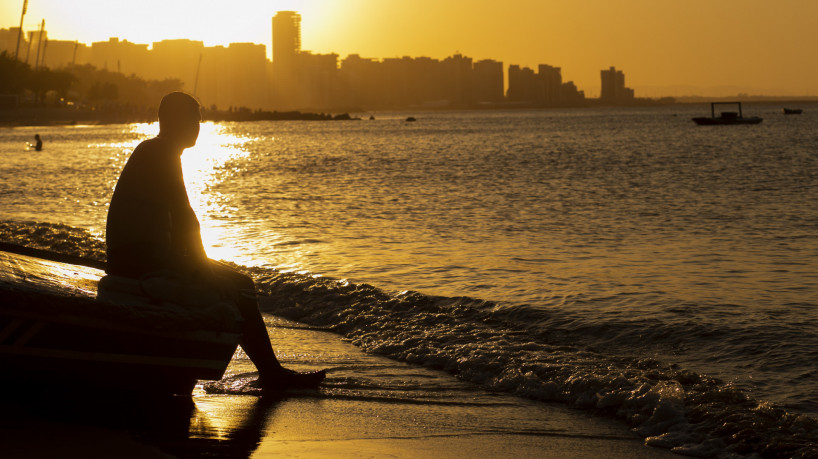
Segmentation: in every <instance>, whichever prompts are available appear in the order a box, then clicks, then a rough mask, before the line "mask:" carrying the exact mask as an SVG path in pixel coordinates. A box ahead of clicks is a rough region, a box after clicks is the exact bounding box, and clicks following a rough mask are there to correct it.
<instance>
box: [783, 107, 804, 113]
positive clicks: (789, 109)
mask: <svg viewBox="0 0 818 459" xmlns="http://www.w3.org/2000/svg"><path fill="white" fill-rule="evenodd" d="M803 112H804V110H802V109H800V108H784V114H785V115H800V114H801V113H803Z"/></svg>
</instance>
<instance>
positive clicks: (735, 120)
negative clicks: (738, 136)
mask: <svg viewBox="0 0 818 459" xmlns="http://www.w3.org/2000/svg"><path fill="white" fill-rule="evenodd" d="M716 105H737V106H738V111H737V112H721V113H719V116H716ZM762 120H763V118H759V117H757V116H750V117H747V118H745V117H744V115H743V114H742V112H741V102H712V103H711V104H710V117H709V118H708V117H706V116H700V117H696V118H693V121H694V122H695V123H696V124H698V125H699V126H714V125H735V124H758V123H760V122H761V121H762Z"/></svg>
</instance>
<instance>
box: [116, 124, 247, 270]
mask: <svg viewBox="0 0 818 459" xmlns="http://www.w3.org/2000/svg"><path fill="white" fill-rule="evenodd" d="M130 127H131V132H132V133H134V134H141V135H144V137H145V138H149V137H153V136H155V135H157V134H158V133H159V123H151V124H132V125H131V126H130ZM141 140H145V139H144V138H143V139H141ZM141 140H137V141H134V142H133V143H134V145H133V146H131V145H130V142H129V143H128V146H129V147H131V149H132V148H133V147H135V146H136V144H138V143H139V142H140V141H141ZM252 140H254V139H253V138H250V137H241V136H237V135H233V134H230V133H228V132H227V129H225V128H224V126H220V125H217V124H215V123H212V122H206V123H202V124H201V128H200V131H199V138H198V140H197V142H196V145H195V146H194V147H191V148H188V149H187V150H185V152H184V154H183V155H182V171H183V173H184V177H185V186H186V188H187V193H188V199H189V200H190V205H191V207H193V210H194V212H196V216H197V217H198V218H199V222H200V223H201V235H202V242H203V243H204V247H205V250H206V251H207V254H208V256H209V257H210V258H214V259H217V260H226V261H232V262H236V263H242V262H247V258H248V254H244V253H242V251H241V250H240V249H239V248H237V247H234V246H231V245H230V244H229V243H226V241H228V240H229V239H231V238H229V237H227V236H228V233H229V231H230V226H231V225H230V224H229V222H230V220H232V219H234V218H235V217H236V215H237V212H238V209H236V208H235V207H233V206H232V205H230V204H229V201H230V200H229V198H228V197H227V196H224V195H222V194H221V193H219V192H217V191H214V189H213V186H214V185H217V184H218V183H220V182H222V181H224V180H226V179H228V178H229V177H230V176H231V175H232V173H233V171H232V170H230V169H229V168H225V167H224V166H225V164H226V163H228V162H229V161H231V160H234V159H237V158H241V157H245V156H247V155H248V154H249V153H248V152H247V151H246V150H245V149H243V146H244V145H245V144H246V143H247V142H249V141H252ZM233 239H234V238H233Z"/></svg>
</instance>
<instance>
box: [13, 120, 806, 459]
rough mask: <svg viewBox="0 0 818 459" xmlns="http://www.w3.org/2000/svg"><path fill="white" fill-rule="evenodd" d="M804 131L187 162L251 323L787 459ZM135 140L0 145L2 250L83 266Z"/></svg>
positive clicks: (798, 404)
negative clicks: (255, 310) (321, 331)
mask: <svg viewBox="0 0 818 459" xmlns="http://www.w3.org/2000/svg"><path fill="white" fill-rule="evenodd" d="M802 107H803V108H804V114H803V115H791V116H785V115H783V114H781V110H780V107H779V106H773V105H760V104H759V105H752V104H745V106H744V111H745V113H746V114H748V115H757V116H762V117H763V118H764V122H763V123H762V124H760V125H757V126H728V127H718V126H717V127H699V126H696V125H695V124H694V123H693V122H692V121H691V120H690V118H691V117H693V116H701V115H703V114H704V115H706V114H707V113H709V107H707V106H704V105H695V106H671V107H656V108H632V109H566V110H541V111H478V112H430V113H425V112H424V113H411V114H408V113H376V114H375V117H376V118H377V119H376V120H372V121H370V120H364V121H350V122H258V123H225V124H212V123H206V124H204V125H203V126H202V134H201V135H200V139H199V143H198V145H197V146H196V147H195V148H193V149H190V150H188V151H187V152H186V153H185V155H184V156H183V161H184V167H185V179H186V183H187V185H188V192H189V195H190V198H191V202H192V204H193V206H194V209H195V210H196V212H197V214H198V216H199V219H200V220H201V222H202V232H203V237H204V240H205V245H206V247H207V250H208V254H209V255H210V256H211V257H212V258H216V259H223V260H228V261H233V262H235V263H237V264H239V265H241V266H243V267H244V268H243V269H245V270H247V271H248V272H250V273H252V274H253V275H254V277H255V278H256V280H257V283H258V286H259V289H260V291H261V292H262V293H263V294H264V296H263V298H262V308H263V309H264V311H265V312H268V313H270V314H274V315H277V316H280V317H284V318H287V319H290V320H298V321H301V322H305V323H308V324H311V325H316V326H321V327H325V328H326V329H327V330H331V331H334V332H336V333H338V334H340V335H343V336H344V337H346V338H347V339H349V340H350V341H351V342H352V343H354V344H356V345H357V346H360V347H362V348H364V349H365V350H367V351H369V352H373V353H377V354H381V355H384V356H387V357H390V358H393V359H396V360H401V361H405V362H409V363H413V364H419V365H425V366H429V367H432V368H436V369H440V370H442V371H445V372H449V373H451V374H452V375H453V376H454V377H457V378H462V379H464V380H468V381H471V382H475V383H478V384H480V385H482V386H483V387H486V388H488V389H490V390H494V391H498V392H506V393H513V394H516V395H518V396H520V397H525V398H529V399H534V400H539V401H542V402H557V403H563V404H568V405H570V406H573V407H576V408H577V409H583V410H589V411H593V412H595V413H599V414H600V415H602V416H612V417H616V418H619V419H621V420H622V421H623V422H627V423H629V424H630V425H631V426H633V428H634V429H635V430H636V431H637V432H639V433H640V434H642V435H644V436H645V437H646V439H647V440H646V442H647V443H648V444H651V445H655V446H662V447H667V448H674V449H673V450H674V451H677V452H681V453H686V454H691V455H703V456H707V455H714V454H716V455H725V454H727V455H729V454H737V455H744V454H750V453H752V452H758V453H762V454H767V455H781V456H793V455H796V456H797V455H802V456H809V455H810V454H818V453H816V451H818V446H816V441H818V421H816V419H818V382H816V381H817V380H816V377H817V376H818V310H816V309H817V308H818V206H816V203H818V129H816V127H818V105H812V104H802ZM409 115H412V116H415V117H416V118H417V119H418V121H417V122H415V123H407V122H405V121H404V120H405V118H406V117H407V116H409ZM366 117H368V115H367V116H366ZM157 129H158V126H156V124H152V125H144V124H137V125H113V126H72V127H20V128H0V157H2V158H3V161H2V162H0V238H2V239H5V240H11V241H19V242H23V243H26V244H28V245H33V246H38V247H47V248H52V249H55V250H62V251H66V252H71V253H76V254H82V255H85V256H91V257H97V258H101V257H104V244H103V239H104V227H105V217H106V211H107V203H108V201H109V199H110V196H111V194H112V191H113V187H114V185H115V183H116V179H117V177H118V174H119V172H120V171H121V169H122V167H123V166H124V163H125V161H126V160H127V157H128V155H129V154H130V152H131V151H132V150H133V148H134V147H135V146H136V144H138V142H139V141H141V140H144V139H147V138H149V137H150V136H152V135H154V134H155V133H156V131H157ZM35 133H39V134H40V135H41V137H42V138H43V140H44V142H45V147H44V150H43V151H42V152H35V151H27V150H25V148H24V147H25V143H26V142H27V141H31V139H33V136H34V134H35Z"/></svg>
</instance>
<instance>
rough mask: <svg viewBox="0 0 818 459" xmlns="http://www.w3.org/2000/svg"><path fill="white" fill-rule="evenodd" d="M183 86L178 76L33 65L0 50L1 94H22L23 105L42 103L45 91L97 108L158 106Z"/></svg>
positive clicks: (84, 67) (93, 68)
mask: <svg viewBox="0 0 818 459" xmlns="http://www.w3.org/2000/svg"><path fill="white" fill-rule="evenodd" d="M181 89H182V81H181V80H179V79H172V78H169V79H165V80H144V79H142V78H139V77H137V76H136V75H130V76H128V75H124V74H121V73H115V72H109V71H107V70H99V69H97V68H96V67H94V66H92V65H81V66H75V67H72V68H71V69H63V70H51V69H48V68H38V69H32V68H31V66H30V65H28V64H26V63H23V62H20V61H18V60H17V59H15V58H14V57H13V56H11V55H9V54H8V53H7V52H6V51H3V52H2V53H0V95H7V96H20V97H21V101H22V103H23V105H26V104H33V105H42V104H43V103H44V102H45V100H46V95H47V94H52V95H53V96H52V97H50V98H48V99H49V100H50V101H51V102H68V101H70V102H73V103H74V104H75V105H76V106H88V107H91V108H95V109H97V108H98V109H105V110H133V111H143V110H155V104H156V101H158V100H161V98H162V96H163V95H165V94H167V93H169V92H172V91H179V90H181ZM54 96H56V97H54Z"/></svg>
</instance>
